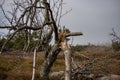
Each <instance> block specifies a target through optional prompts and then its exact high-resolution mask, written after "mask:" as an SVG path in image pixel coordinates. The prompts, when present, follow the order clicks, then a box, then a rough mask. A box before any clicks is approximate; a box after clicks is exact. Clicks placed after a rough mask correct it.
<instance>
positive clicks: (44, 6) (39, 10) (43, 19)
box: [0, 0, 82, 80]
mask: <svg viewBox="0 0 120 80" xmlns="http://www.w3.org/2000/svg"><path fill="white" fill-rule="evenodd" d="M0 7H1V10H2V12H3V14H4V16H5V18H6V19H7V21H8V22H9V24H7V25H6V24H5V25H4V26H0V28H1V29H8V30H9V36H8V38H7V40H6V42H5V43H4V44H3V46H2V48H1V53H2V51H3V49H4V47H5V46H6V44H7V43H8V42H9V41H10V40H11V39H13V38H14V37H15V36H17V34H18V35H22V36H24V39H25V45H24V50H25V51H27V50H28V49H29V48H30V47H29V46H30V43H31V38H32V33H33V32H36V35H37V39H38V40H39V41H38V42H37V43H36V45H37V46H39V47H41V46H43V47H44V50H45V55H46V58H45V60H44V62H43V64H42V67H41V71H40V76H41V78H42V80H49V73H50V69H51V67H52V65H53V63H54V62H55V60H56V58H57V55H58V54H59V52H60V51H61V43H62V42H63V43H64V40H65V39H66V38H67V37H69V36H76V35H82V33H81V32H75V33H62V34H64V35H62V36H59V35H60V33H59V31H58V30H59V29H60V20H61V17H62V16H64V15H65V14H67V13H68V12H69V11H66V13H62V9H63V0H56V1H55V0H49V1H47V0H13V6H12V9H11V11H9V17H8V15H7V14H6V11H5V10H4V7H3V4H2V5H0ZM53 34H54V43H53V45H52V48H51V49H50V50H48V46H49V43H50V42H51V40H52V38H53V37H52V35H53ZM36 35H35V36H36ZM63 37H64V38H63ZM61 39H63V40H61ZM65 46H67V45H65ZM65 48H66V49H68V47H65ZM37 49H39V48H37ZM66 49H64V48H63V50H66ZM67 53H69V52H67ZM67 53H65V54H67ZM68 59H69V60H70V56H68ZM69 60H68V61H69ZM69 67H70V65H69ZM66 80H70V78H68V79H66Z"/></svg>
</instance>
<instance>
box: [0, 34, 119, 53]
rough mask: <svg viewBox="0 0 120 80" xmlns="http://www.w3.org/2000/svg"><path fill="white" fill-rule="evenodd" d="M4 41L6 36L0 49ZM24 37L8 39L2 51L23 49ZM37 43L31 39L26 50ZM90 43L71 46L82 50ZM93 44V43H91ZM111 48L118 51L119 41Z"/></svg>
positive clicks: (76, 49)
mask: <svg viewBox="0 0 120 80" xmlns="http://www.w3.org/2000/svg"><path fill="white" fill-rule="evenodd" d="M5 41H6V38H0V49H1V48H2V46H3V44H4V42H5ZM25 43H26V42H25V39H24V37H22V36H19V37H16V38H14V39H12V40H11V41H9V42H8V43H7V45H6V46H5V48H4V51H9V50H24V48H25ZM37 43H38V40H35V39H32V38H31V42H30V45H29V48H28V50H29V51H32V50H33V49H34V46H35V45H36V44H37ZM90 46H91V45H75V46H72V50H73V51H84V50H85V49H86V48H87V47H90ZM92 46H95V45H92ZM111 48H112V49H113V50H114V51H120V42H119V41H113V42H112V44H111ZM42 50H44V46H42V45H41V46H40V47H39V51H42Z"/></svg>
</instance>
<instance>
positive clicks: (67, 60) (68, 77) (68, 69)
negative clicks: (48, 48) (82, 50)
mask: <svg viewBox="0 0 120 80" xmlns="http://www.w3.org/2000/svg"><path fill="white" fill-rule="evenodd" d="M62 46H63V47H62V49H63V52H64V55H65V80H71V53H72V51H71V49H70V46H69V45H68V44H67V42H65V43H62Z"/></svg>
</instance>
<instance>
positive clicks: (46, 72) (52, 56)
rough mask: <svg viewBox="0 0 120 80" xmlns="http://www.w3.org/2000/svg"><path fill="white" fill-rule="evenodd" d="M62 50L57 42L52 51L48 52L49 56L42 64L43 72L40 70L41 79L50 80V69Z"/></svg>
mask: <svg viewBox="0 0 120 80" xmlns="http://www.w3.org/2000/svg"><path fill="white" fill-rule="evenodd" d="M60 51H61V49H60V48H59V45H58V44H55V45H54V46H53V48H52V50H51V52H50V53H49V54H48V57H47V58H46V59H45V61H44V63H43V64H42V67H41V72H40V76H41V80H49V72H50V69H51V67H52V65H53V63H54V62H55V60H56V58H57V55H58V53H59V52H60Z"/></svg>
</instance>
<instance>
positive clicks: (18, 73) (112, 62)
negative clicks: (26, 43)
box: [0, 47, 120, 80]
mask: <svg viewBox="0 0 120 80" xmlns="http://www.w3.org/2000/svg"><path fill="white" fill-rule="evenodd" d="M80 54H83V55H85V56H87V57H89V58H99V60H97V61H96V62H95V63H94V64H93V67H94V69H95V71H93V72H94V73H95V74H98V73H101V74H103V73H104V74H107V73H112V74H119V75H120V52H117V53H115V52H112V51H111V50H110V49H104V48H102V49H101V48H100V47H99V48H98V47H97V49H96V47H94V48H93V47H92V48H87V49H86V50H85V51H82V52H75V53H73V58H74V61H75V62H76V63H77V64H79V65H83V64H85V63H86V61H87V59H85V58H82V57H81V56H80ZM22 56H23V55H22ZM22 56H19V55H15V54H14V56H13V55H0V80H30V79H31V76H32V58H33V56H32V55H30V56H28V55H26V56H25V57H22ZM43 61H44V54H43V52H42V53H38V54H37V60H36V64H37V65H36V79H37V78H39V77H40V76H39V72H40V66H41V64H42V63H43ZM64 69H65V65H64V56H63V54H62V53H60V54H59V56H58V59H57V60H56V62H55V63H54V64H53V67H52V70H51V71H61V70H64Z"/></svg>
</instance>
